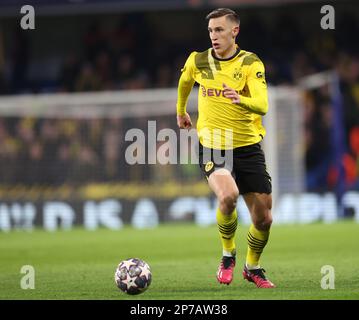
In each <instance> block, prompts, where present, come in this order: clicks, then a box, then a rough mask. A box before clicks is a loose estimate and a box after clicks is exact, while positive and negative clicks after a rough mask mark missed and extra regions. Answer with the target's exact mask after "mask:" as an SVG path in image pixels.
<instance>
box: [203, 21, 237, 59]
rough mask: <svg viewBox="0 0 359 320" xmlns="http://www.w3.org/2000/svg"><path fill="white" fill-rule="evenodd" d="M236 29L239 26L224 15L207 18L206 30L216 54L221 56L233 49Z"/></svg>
mask: <svg viewBox="0 0 359 320" xmlns="http://www.w3.org/2000/svg"><path fill="white" fill-rule="evenodd" d="M238 31H239V26H238V25H236V24H235V23H233V22H232V21H231V20H229V19H227V18H226V16H223V17H219V18H213V19H210V20H209V22H208V32H209V37H210V39H211V42H212V47H213V50H214V51H215V53H216V55H218V56H220V57H222V56H224V55H226V53H228V52H229V51H231V50H232V49H233V47H234V46H235V42H236V36H237V34H238Z"/></svg>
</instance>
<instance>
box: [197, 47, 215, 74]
mask: <svg viewBox="0 0 359 320" xmlns="http://www.w3.org/2000/svg"><path fill="white" fill-rule="evenodd" d="M195 64H196V67H197V69H198V70H199V71H200V72H201V76H202V79H212V80H213V79H214V77H213V72H212V70H211V67H210V66H209V61H208V50H207V51H203V52H199V53H197V54H196V56H195Z"/></svg>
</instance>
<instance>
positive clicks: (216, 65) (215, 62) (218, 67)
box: [213, 59, 222, 71]
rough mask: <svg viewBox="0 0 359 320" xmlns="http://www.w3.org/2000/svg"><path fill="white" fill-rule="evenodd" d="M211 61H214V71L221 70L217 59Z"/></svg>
mask: <svg viewBox="0 0 359 320" xmlns="http://www.w3.org/2000/svg"><path fill="white" fill-rule="evenodd" d="M213 61H214V66H215V67H216V70H217V71H220V70H222V68H221V64H220V63H219V61H218V60H217V59H213Z"/></svg>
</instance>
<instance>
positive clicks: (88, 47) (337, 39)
mask: <svg viewBox="0 0 359 320" xmlns="http://www.w3.org/2000/svg"><path fill="white" fill-rule="evenodd" d="M272 15H273V21H272V22H271V23H270V25H268V23H267V24H266V23H264V22H263V21H262V20H261V19H257V18H255V16H252V17H251V18H248V19H247V20H246V19H243V20H244V21H245V23H243V24H242V26H241V33H240V35H239V39H238V40H239V45H240V46H241V47H242V48H243V49H245V50H249V51H253V52H255V53H257V54H258V56H259V57H260V58H261V59H262V60H263V62H264V64H265V66H266V78H267V81H268V83H269V84H271V85H292V84H296V83H297V81H298V80H299V79H301V78H302V77H304V76H307V75H310V74H313V73H316V72H320V71H325V70H333V69H334V70H336V71H337V72H338V75H339V77H340V88H341V94H342V98H343V119H344V131H345V139H344V140H345V141H344V142H343V143H344V145H345V155H344V156H343V159H342V161H343V165H344V168H345V182H346V186H347V187H348V188H358V186H359V182H358V181H359V44H358V42H357V41H354V39H353V35H355V34H359V24H358V19H357V16H356V15H350V14H346V15H344V16H341V17H338V18H337V20H336V29H335V30H321V29H320V28H319V22H318V27H317V29H315V30H313V31H311V30H308V28H307V29H306V28H303V24H301V23H302V22H301V21H300V20H299V19H302V16H301V15H298V16H297V19H294V18H293V17H292V16H286V15H279V14H278V15H274V14H273V12H272ZM200 16H201V17H202V15H200ZM104 19H106V18H104ZM318 19H319V18H318ZM119 21H120V22H119V23H118V24H117V25H116V26H115V27H113V28H112V29H108V28H107V29H106V28H104V27H103V24H102V23H101V20H98V19H97V20H96V21H94V22H92V23H90V24H89V25H88V28H87V30H86V32H84V33H83V34H82V38H81V39H79V42H80V43H81V47H82V50H81V51H80V52H76V53H75V52H72V51H71V52H69V53H68V54H66V55H64V56H63V57H62V59H61V62H60V64H59V67H58V72H57V77H56V79H55V81H46V79H45V81H41V82H39V81H31V79H29V77H28V74H29V69H30V68H31V62H32V60H31V54H30V52H31V46H32V45H33V44H32V43H30V41H29V38H28V36H27V34H26V32H24V31H22V30H17V31H16V32H15V33H14V35H13V41H12V44H11V46H10V47H9V48H5V49H4V48H3V50H2V54H1V50H0V94H20V93H41V92H84V91H103V90H136V89H145V88H166V87H175V86H176V85H177V81H178V77H179V74H180V69H181V67H182V66H183V64H184V62H185V59H186V57H187V56H188V54H189V53H190V52H191V51H193V50H197V51H201V50H205V49H206V48H208V47H209V41H208V38H207V35H206V33H199V32H198V30H196V31H194V32H193V33H194V36H193V37H188V38H186V39H183V37H182V38H181V37H179V38H177V37H176V36H174V38H173V41H168V40H167V41H162V40H161V37H160V36H159V35H157V34H156V32H153V31H152V29H151V25H149V23H148V20H146V15H145V13H135V14H128V15H126V17H125V18H122V19H120V20H119ZM173 32H174V33H176V32H179V33H180V32H181V28H180V27H179V28H178V30H174V31H173ZM257 35H260V37H258V36H257ZM48 40H50V39H48ZM49 45H50V44H49ZM52 45H53V44H52ZM4 56H5V58H4ZM6 57H9V58H10V60H11V63H10V64H9V65H11V67H10V71H9V68H7V70H8V71H7V72H5V71H4V70H5V69H6V68H5V67H4V65H5V62H4V61H6ZM305 101H306V103H305V141H306V145H305V148H306V169H307V180H306V181H307V189H308V190H309V191H325V190H328V188H329V189H331V188H334V186H335V184H336V183H337V180H338V177H339V175H338V172H337V171H336V168H335V167H333V161H332V154H333V140H332V139H331V132H332V129H333V126H334V122H335V121H337V119H335V118H334V117H333V108H332V101H331V95H330V88H329V87H328V86H324V87H323V88H320V89H317V90H312V91H310V92H307V94H306V97H305ZM170 121H173V120H170ZM126 127H128V128H130V127H131V123H128V122H126V124H124V121H123V120H121V119H113V120H101V119H99V120H82V121H77V122H76V121H73V120H51V119H42V120H41V119H28V118H23V119H21V118H2V119H0V142H1V145H2V147H1V149H0V163H1V164H3V163H4V164H6V165H0V177H1V183H21V182H26V183H27V184H34V183H50V184H61V183H64V182H69V181H77V182H79V183H82V182H88V181H108V180H109V181H123V180H128V179H132V180H133V179H134V177H135V180H136V179H137V178H136V175H137V176H138V180H141V179H147V180H148V179H153V177H152V176H151V173H150V172H149V170H148V169H146V167H145V166H143V167H144V168H145V169H144V172H141V170H138V168H136V169H133V168H131V167H128V166H127V165H126V164H125V161H124V157H123V153H124V149H125V145H124V143H123V141H124V139H123V134H124V132H125V128H126ZM84 136H86V137H87V139H86V143H84V142H83V141H82V140H81V139H82V137H84ZM121 142H122V143H121ZM49 163H51V164H52V165H51V167H50V166H48V165H47V166H46V165H45V164H49ZM166 170H167V169H166ZM168 170H170V169H168ZM185 170H186V169H185ZM174 171H177V169H174ZM197 171H199V170H192V169H191V168H190V169H189V171H188V176H190V174H194V177H195V178H198V176H197V175H196V174H195V173H194V172H197ZM59 172H61V174H59ZM151 172H154V171H153V170H152V171H151ZM182 173H183V172H182ZM180 174H181V172H180V173H179V175H180ZM15 177H16V178H15Z"/></svg>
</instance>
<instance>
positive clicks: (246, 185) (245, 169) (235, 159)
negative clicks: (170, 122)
mask: <svg viewBox="0 0 359 320" xmlns="http://www.w3.org/2000/svg"><path fill="white" fill-rule="evenodd" d="M199 165H200V167H201V170H202V172H203V173H204V175H205V176H206V177H207V179H208V177H209V176H210V175H211V173H212V172H214V171H215V170H217V169H220V168H226V169H228V170H229V171H230V172H231V174H232V177H233V179H234V180H235V182H236V184H237V187H238V189H239V193H240V194H244V193H248V192H258V193H267V194H270V193H272V183H271V177H270V175H269V174H268V172H267V170H266V164H265V157H264V152H263V150H262V148H261V145H260V144H259V143H256V144H252V145H249V146H245V147H239V148H235V149H233V150H231V151H230V152H228V151H227V152H226V150H215V149H209V148H206V147H204V146H202V145H201V143H199Z"/></svg>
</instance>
